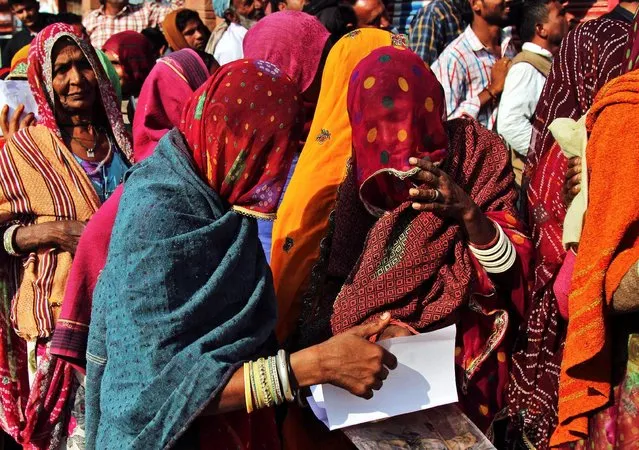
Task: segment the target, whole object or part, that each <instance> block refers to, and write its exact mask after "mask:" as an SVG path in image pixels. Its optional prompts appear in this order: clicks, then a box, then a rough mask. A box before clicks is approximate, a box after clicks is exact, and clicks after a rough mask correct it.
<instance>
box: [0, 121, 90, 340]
mask: <svg viewBox="0 0 639 450" xmlns="http://www.w3.org/2000/svg"><path fill="white" fill-rule="evenodd" d="M99 205H100V200H99V199H98V196H97V194H96V193H95V190H94V189H93V187H92V185H91V182H90V181H89V179H88V178H87V176H86V174H85V173H84V171H83V170H82V168H81V167H80V165H78V164H77V163H76V162H75V160H74V158H73V155H72V153H71V152H70V151H69V150H68V149H67V148H66V147H65V146H64V144H63V143H62V142H61V141H60V140H59V139H58V138H57V137H56V136H55V135H54V134H53V132H52V131H51V130H49V129H48V128H47V127H45V126H42V125H38V126H35V127H29V128H25V129H23V130H21V131H19V132H18V133H16V134H15V135H14V136H13V137H12V139H11V140H10V141H9V142H7V144H6V145H5V146H4V147H3V148H2V149H1V150H0V222H1V223H7V222H10V221H19V222H20V223H23V224H25V225H27V224H33V223H44V222H50V221H53V220H81V221H86V220H89V218H90V217H91V215H92V214H93V213H94V212H95V211H96V210H97V209H98V207H99ZM71 262H72V256H71V254H69V253H67V252H62V251H60V250H57V249H41V250H38V251H37V252H34V253H31V254H29V255H25V256H24V257H23V260H22V263H23V267H24V273H23V276H22V280H21V281H20V285H19V286H18V289H17V292H16V294H15V297H14V299H13V302H12V307H11V321H12V323H13V326H14V327H15V328H16V330H17V332H18V335H20V336H21V337H23V338H25V339H27V340H33V339H35V338H36V337H40V338H44V337H48V336H49V335H50V334H51V333H52V331H53V329H54V324H55V320H56V318H57V316H58V314H59V311H60V306H61V304H62V298H63V295H64V288H65V286H66V280H67V275H68V272H69V269H70V268H71Z"/></svg>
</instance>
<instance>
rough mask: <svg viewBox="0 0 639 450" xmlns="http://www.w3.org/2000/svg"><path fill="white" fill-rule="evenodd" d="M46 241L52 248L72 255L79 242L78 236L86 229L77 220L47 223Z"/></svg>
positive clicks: (83, 223)
mask: <svg viewBox="0 0 639 450" xmlns="http://www.w3.org/2000/svg"><path fill="white" fill-rule="evenodd" d="M43 225H47V230H46V232H48V240H49V242H50V243H51V244H52V246H54V247H57V248H59V249H60V250H63V251H65V252H69V253H71V254H72V255H73V254H75V250H76V248H77V247H78V242H80V236H82V232H83V231H84V227H86V222H80V221H77V220H56V221H54V222H47V223H46V224H43Z"/></svg>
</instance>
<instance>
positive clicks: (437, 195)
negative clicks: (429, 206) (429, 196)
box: [433, 189, 442, 202]
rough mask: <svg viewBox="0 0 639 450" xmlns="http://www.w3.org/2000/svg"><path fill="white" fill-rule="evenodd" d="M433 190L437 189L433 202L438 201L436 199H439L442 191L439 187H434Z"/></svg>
mask: <svg viewBox="0 0 639 450" xmlns="http://www.w3.org/2000/svg"><path fill="white" fill-rule="evenodd" d="M433 190H434V191H435V196H434V197H433V202H436V201H438V200H439V199H440V198H441V196H442V193H441V192H439V189H433Z"/></svg>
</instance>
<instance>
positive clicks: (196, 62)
mask: <svg viewBox="0 0 639 450" xmlns="http://www.w3.org/2000/svg"><path fill="white" fill-rule="evenodd" d="M208 77H209V68H208V67H207V65H206V63H205V61H204V60H203V59H202V58H201V57H200V56H199V55H198V53H196V52H195V51H194V50H191V49H184V50H180V51H177V52H173V53H171V54H170V55H168V56H166V57H164V58H161V59H159V60H158V61H157V63H156V65H155V67H153V69H152V70H151V73H150V74H149V77H148V78H147V80H146V81H145V83H144V85H143V86H142V90H141V93H140V100H139V105H140V109H139V111H138V114H137V116H136V118H135V120H134V126H133V144H134V156H135V160H136V161H137V162H140V161H143V160H144V159H145V158H147V157H148V156H150V155H151V154H152V153H153V151H154V150H155V147H156V146H157V144H158V142H159V141H160V139H161V138H162V137H163V136H164V135H165V134H166V133H168V132H169V130H171V129H172V128H174V127H176V126H178V125H179V124H180V116H181V113H182V108H183V106H184V103H185V102H186V101H187V100H188V99H189V98H190V96H191V95H192V94H193V92H194V91H195V90H196V89H198V88H199V87H200V86H201V85H202V84H204V82H205V81H206V80H207V78H208ZM121 196H122V187H121V186H120V187H118V189H116V190H115V192H114V193H113V195H112V196H111V197H110V198H109V200H108V201H107V202H105V203H104V204H103V205H102V206H101V207H100V209H99V210H98V211H97V212H96V214H95V215H94V216H93V217H92V218H91V221H90V222H89V223H88V224H87V226H86V228H85V230H84V233H83V234H82V238H81V239H80V242H79V244H78V248H77V252H76V254H75V258H74V264H73V266H72V267H71V272H70V274H69V281H68V283H67V288H66V291H65V296H64V302H63V305H62V311H61V313H60V317H59V319H58V322H57V325H56V330H55V333H54V335H53V341H52V343H51V353H52V354H54V355H57V356H58V357H60V358H62V359H64V360H66V361H68V362H69V363H70V364H72V365H74V367H76V368H77V369H78V370H79V371H80V372H82V373H85V371H86V349H87V339H88V336H89V324H90V322H91V304H92V299H93V290H94V288H95V283H96V282H97V279H98V276H99V274H100V272H101V271H102V269H103V268H104V264H105V262H106V258H107V253H108V250H109V242H110V241H111V231H112V230H113V223H114V222H115V216H116V214H117V211H118V206H119V205H120V198H121Z"/></svg>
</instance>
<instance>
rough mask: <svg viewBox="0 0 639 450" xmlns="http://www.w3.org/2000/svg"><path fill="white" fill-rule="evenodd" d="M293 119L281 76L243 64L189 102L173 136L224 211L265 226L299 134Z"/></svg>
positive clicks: (295, 113)
mask: <svg viewBox="0 0 639 450" xmlns="http://www.w3.org/2000/svg"><path fill="white" fill-rule="evenodd" d="M299 112H300V99H299V95H298V92H297V87H296V85H295V84H294V83H293V82H292V81H291V80H290V79H289V78H288V76H287V75H286V74H284V73H283V72H281V71H280V70H279V69H278V68H277V67H276V66H275V65H273V64H271V63H269V62H266V61H260V60H248V59H245V60H240V61H236V62H233V63H230V64H227V65H225V66H224V67H222V68H221V69H220V70H218V71H217V73H216V74H215V75H214V76H213V77H212V78H210V79H209V80H208V81H207V82H206V83H205V84H204V85H203V86H202V87H201V88H200V89H198V90H197V91H196V92H195V93H194V94H193V97H191V99H190V100H189V103H188V104H187V105H186V107H185V109H184V112H183V113H182V120H181V123H180V126H179V129H180V131H181V132H182V134H183V135H184V137H185V139H186V141H187V143H188V144H189V148H190V149H191V152H192V154H193V158H194V160H195V164H196V165H197V166H198V168H199V170H200V173H201V175H202V177H203V178H204V179H206V181H207V182H208V184H209V185H210V186H211V187H212V188H213V189H214V190H215V192H217V193H218V195H220V197H222V198H223V199H224V200H225V201H227V202H228V203H229V204H230V205H231V207H232V209H234V210H236V211H238V212H240V213H242V214H246V215H248V216H252V217H257V218H261V219H273V218H275V211H276V209H277V205H278V204H279V200H280V196H281V194H282V190H283V187H284V184H285V182H286V175H287V174H288V170H289V168H290V165H291V161H292V158H293V152H294V151H295V148H296V146H297V143H298V138H299V133H300V131H301V125H300V120H299Z"/></svg>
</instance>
